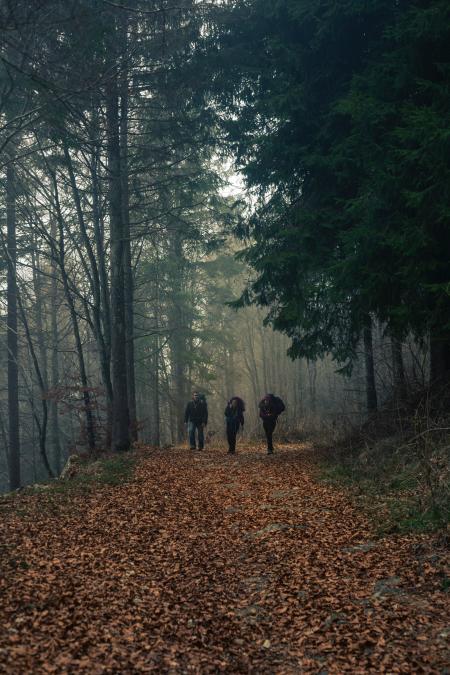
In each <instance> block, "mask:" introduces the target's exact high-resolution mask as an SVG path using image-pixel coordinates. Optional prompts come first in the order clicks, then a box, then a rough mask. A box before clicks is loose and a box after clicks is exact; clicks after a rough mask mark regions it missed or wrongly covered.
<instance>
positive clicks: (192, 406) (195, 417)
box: [184, 391, 208, 450]
mask: <svg viewBox="0 0 450 675" xmlns="http://www.w3.org/2000/svg"><path fill="white" fill-rule="evenodd" d="M184 423H185V424H187V428H188V434H189V444H190V446H191V450H196V442H195V431H196V430H197V435H198V449H199V450H203V447H204V445H205V436H204V433H203V429H204V427H206V425H207V424H208V405H207V403H206V399H205V397H203V398H201V397H200V394H199V393H198V391H194V393H193V395H192V401H189V403H188V404H187V406H186V412H185V413H184Z"/></svg>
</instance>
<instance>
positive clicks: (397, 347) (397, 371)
mask: <svg viewBox="0 0 450 675" xmlns="http://www.w3.org/2000/svg"><path fill="white" fill-rule="evenodd" d="M391 350H392V368H393V375H394V392H395V396H396V398H397V400H399V401H404V400H405V399H406V377H405V367H404V364H403V352H402V342H401V340H399V339H398V338H396V337H393V338H391Z"/></svg>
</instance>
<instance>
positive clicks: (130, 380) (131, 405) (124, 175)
mask: <svg viewBox="0 0 450 675" xmlns="http://www.w3.org/2000/svg"><path fill="white" fill-rule="evenodd" d="M124 16H125V15H124ZM122 32H123V42H124V45H123V50H124V54H125V56H124V62H123V66H122V73H121V91H120V103H121V111H120V112H121V115H120V151H121V156H120V161H121V165H120V174H121V181H122V184H121V188H122V225H123V237H124V242H123V245H124V267H125V270H124V284H125V317H126V320H125V331H126V353H127V392H128V409H129V415H130V431H131V439H132V441H137V440H138V429H137V419H136V377H135V369H134V280H133V267H132V259H131V230H130V203H129V202H130V195H129V186H128V63H127V21H126V18H125V19H124V26H122Z"/></svg>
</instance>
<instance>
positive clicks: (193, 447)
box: [189, 445, 197, 450]
mask: <svg viewBox="0 0 450 675" xmlns="http://www.w3.org/2000/svg"><path fill="white" fill-rule="evenodd" d="M189 450H197V448H196V447H195V445H191V447H190V448H189Z"/></svg>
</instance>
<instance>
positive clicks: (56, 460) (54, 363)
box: [49, 216, 62, 476]
mask: <svg viewBox="0 0 450 675" xmlns="http://www.w3.org/2000/svg"><path fill="white" fill-rule="evenodd" d="M50 218H51V224H50V228H51V230H50V232H51V237H52V240H53V242H54V243H55V244H56V221H55V219H54V218H52V217H51V216H50ZM51 270H52V280H51V289H50V298H51V300H50V325H51V360H50V363H51V389H52V393H53V396H52V398H51V400H50V402H49V413H50V429H51V438H52V446H53V466H54V468H55V473H56V475H57V476H59V475H60V473H61V470H62V460H61V443H60V433H59V419H58V403H57V392H56V389H57V387H58V386H59V359H58V318H57V311H58V310H57V307H58V304H59V303H58V287H57V279H56V275H57V266H56V262H55V259H54V256H52V257H51Z"/></svg>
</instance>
